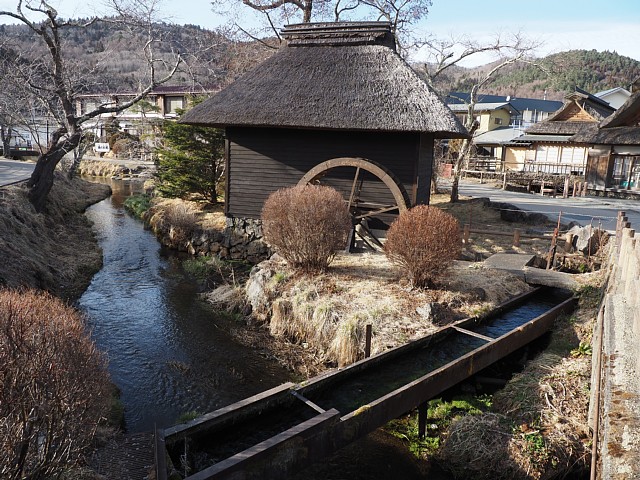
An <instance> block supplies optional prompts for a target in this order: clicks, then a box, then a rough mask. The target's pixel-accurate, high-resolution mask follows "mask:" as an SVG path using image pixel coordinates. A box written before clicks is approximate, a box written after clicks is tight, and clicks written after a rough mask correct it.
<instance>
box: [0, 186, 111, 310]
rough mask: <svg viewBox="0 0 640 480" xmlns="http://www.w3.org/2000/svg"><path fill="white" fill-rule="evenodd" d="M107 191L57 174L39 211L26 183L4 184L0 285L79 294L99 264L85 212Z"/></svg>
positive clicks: (0, 219)
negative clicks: (42, 207)
mask: <svg viewBox="0 0 640 480" xmlns="http://www.w3.org/2000/svg"><path fill="white" fill-rule="evenodd" d="M109 193H110V188H109V186H108V185H100V184H95V183H89V182H86V181H84V180H81V179H79V178H74V179H73V180H68V179H67V178H66V176H65V175H62V174H56V178H55V182H54V184H53V188H52V189H51V192H50V193H49V198H48V201H47V204H46V206H45V211H44V213H42V214H38V213H36V211H35V210H34V208H33V206H32V205H31V204H30V203H29V200H28V199H27V188H26V186H25V185H24V184H19V185H13V186H8V187H3V188H2V190H1V195H0V231H1V232H2V235H1V236H0V258H2V259H3V260H4V261H3V262H0V287H2V286H6V287H11V288H19V287H26V288H36V289H41V290H46V291H48V292H50V293H52V294H53V295H55V296H57V297H59V298H62V299H64V300H67V301H74V300H75V299H77V298H78V297H79V296H80V295H81V294H82V292H83V291H84V290H85V288H86V287H87V285H88V284H89V282H90V281H91V277H92V276H93V274H94V273H95V272H97V271H98V270H99V269H100V267H101V265H102V254H101V251H100V247H99V246H98V242H97V240H96V238H95V235H94V233H93V231H92V229H91V223H90V222H89V221H88V220H87V219H86V217H85V216H84V211H85V210H86V208H87V207H89V206H90V205H92V204H94V203H96V202H98V201H100V200H102V199H104V198H106V197H107V196H108V195H109Z"/></svg>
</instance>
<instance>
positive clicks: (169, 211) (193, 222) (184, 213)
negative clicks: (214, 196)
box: [148, 197, 226, 231]
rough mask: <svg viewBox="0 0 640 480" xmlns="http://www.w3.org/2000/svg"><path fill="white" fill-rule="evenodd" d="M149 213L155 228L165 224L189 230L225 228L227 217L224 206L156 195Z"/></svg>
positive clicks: (151, 223) (150, 220) (150, 221)
mask: <svg viewBox="0 0 640 480" xmlns="http://www.w3.org/2000/svg"><path fill="white" fill-rule="evenodd" d="M151 203H152V206H151V209H150V211H149V213H148V218H149V223H150V225H151V226H152V227H153V228H154V229H155V228H161V227H163V226H164V225H165V224H166V225H171V222H173V221H175V222H176V223H175V225H178V226H180V227H182V228H186V229H187V230H189V231H193V230H195V229H201V230H224V229H225V227H226V218H225V216H224V206H223V205H215V206H211V205H208V204H203V203H202V202H193V201H189V200H182V199H179V198H162V197H155V198H153V200H152V202H151Z"/></svg>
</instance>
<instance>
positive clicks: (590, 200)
mask: <svg viewBox="0 0 640 480" xmlns="http://www.w3.org/2000/svg"><path fill="white" fill-rule="evenodd" d="M460 194H461V195H466V196H469V197H488V198H490V199H491V201H493V202H506V203H511V204H513V205H515V206H517V207H518V208H521V209H522V210H528V211H532V212H540V213H544V214H546V215H547V216H548V217H550V218H551V219H553V220H557V219H558V213H559V212H560V211H561V212H562V223H569V222H571V221H574V222H577V223H579V224H581V225H589V224H590V223H591V221H592V220H593V225H594V226H597V225H598V222H599V221H601V222H602V227H603V228H605V229H606V230H615V228H616V216H617V214H618V211H619V210H623V211H625V212H626V214H627V217H629V221H630V222H631V225H632V226H635V227H636V228H639V229H640V200H639V201H635V200H618V199H612V198H602V197H579V198H559V197H558V198H553V197H549V196H544V197H543V196H541V195H534V194H530V193H516V192H506V191H503V190H501V189H499V188H495V187H493V186H491V185H480V184H478V183H466V182H465V183H461V184H460Z"/></svg>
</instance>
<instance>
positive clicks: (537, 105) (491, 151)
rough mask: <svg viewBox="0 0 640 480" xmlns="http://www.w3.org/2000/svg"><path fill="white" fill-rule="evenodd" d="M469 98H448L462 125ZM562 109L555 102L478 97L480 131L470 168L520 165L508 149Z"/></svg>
mask: <svg viewBox="0 0 640 480" xmlns="http://www.w3.org/2000/svg"><path fill="white" fill-rule="evenodd" d="M469 98H470V95H469V94H468V93H464V92H451V93H450V94H449V95H448V96H447V97H446V101H447V105H448V106H449V108H451V110H452V111H453V112H455V113H456V115H457V116H458V118H459V119H460V120H461V121H462V122H463V123H464V122H465V120H466V116H467V110H468V108H467V105H468V102H469ZM562 105H563V103H562V102H559V101H556V100H544V99H537V98H517V97H511V96H501V95H478V103H476V105H475V108H474V110H475V112H476V120H477V121H478V122H479V124H480V128H478V130H477V131H476V133H475V135H474V138H473V143H474V145H475V146H476V155H474V157H473V158H472V159H471V161H470V165H469V168H470V169H472V170H475V169H480V170H500V169H502V168H503V166H504V165H505V164H509V165H512V166H513V165H517V160H516V156H515V154H514V150H513V149H510V148H507V147H508V146H510V145H512V142H513V141H514V139H516V138H518V137H520V136H521V135H523V133H524V129H525V128H527V127H529V126H531V125H533V124H535V123H538V122H541V121H543V120H546V119H547V118H548V117H549V116H550V115H552V114H553V113H555V112H556V111H557V110H558V109H559V108H561V107H562ZM521 163H522V162H521ZM512 168H513V167H512Z"/></svg>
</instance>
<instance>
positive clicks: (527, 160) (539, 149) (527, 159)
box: [504, 88, 615, 175]
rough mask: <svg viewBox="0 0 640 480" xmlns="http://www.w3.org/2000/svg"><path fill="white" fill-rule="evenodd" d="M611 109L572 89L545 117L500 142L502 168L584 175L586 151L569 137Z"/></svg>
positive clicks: (605, 115) (598, 120)
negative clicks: (562, 101) (558, 105)
mask: <svg viewBox="0 0 640 480" xmlns="http://www.w3.org/2000/svg"><path fill="white" fill-rule="evenodd" d="M614 111H615V109H614V108H613V107H611V106H610V105H609V104H608V103H607V102H605V101H604V100H602V99H600V98H598V97H596V96H594V95H591V94H589V93H588V92H586V91H584V90H582V89H579V88H576V90H575V92H573V93H571V94H569V95H567V96H566V97H565V102H564V105H563V106H562V108H560V109H559V110H558V111H557V112H556V113H554V114H553V115H551V116H549V118H547V119H546V120H544V121H542V122H539V123H536V124H534V125H532V126H530V127H529V128H527V129H526V130H525V133H524V135H522V136H519V137H517V138H514V139H512V140H511V141H510V142H509V143H507V144H504V147H505V148H506V152H505V154H504V167H505V169H506V170H515V171H520V172H535V173H545V174H553V175H570V174H571V175H584V173H585V168H586V164H587V151H588V148H586V147H585V146H583V145H577V144H576V143H575V142H573V141H572V140H570V139H571V137H572V136H573V135H575V134H577V133H580V132H582V131H585V130H587V129H589V127H592V126H594V125H596V124H597V123H598V122H600V121H602V120H603V119H605V118H607V117H608V116H609V115H611V114H612V113H613V112H614Z"/></svg>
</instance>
